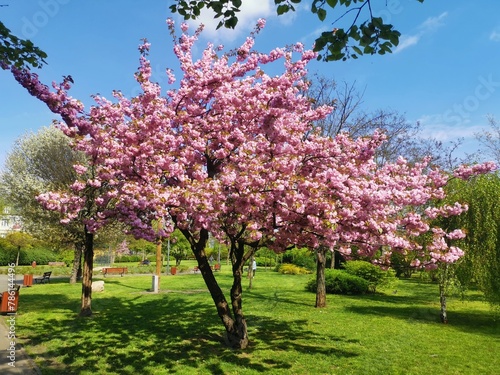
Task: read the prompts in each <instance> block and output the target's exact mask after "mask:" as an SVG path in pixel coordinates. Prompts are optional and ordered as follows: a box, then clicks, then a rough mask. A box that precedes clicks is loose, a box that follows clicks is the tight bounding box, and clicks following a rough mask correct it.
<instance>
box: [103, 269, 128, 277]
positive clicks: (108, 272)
mask: <svg viewBox="0 0 500 375" xmlns="http://www.w3.org/2000/svg"><path fill="white" fill-rule="evenodd" d="M127 271H128V270H127V267H106V268H103V269H102V274H103V275H104V277H106V275H113V274H114V275H120V276H122V277H123V275H124V274H125V273H127Z"/></svg>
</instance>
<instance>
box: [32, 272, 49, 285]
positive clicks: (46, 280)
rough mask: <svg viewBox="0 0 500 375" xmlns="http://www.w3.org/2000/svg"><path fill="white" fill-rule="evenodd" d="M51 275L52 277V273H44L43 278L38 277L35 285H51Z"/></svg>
mask: <svg viewBox="0 0 500 375" xmlns="http://www.w3.org/2000/svg"><path fill="white" fill-rule="evenodd" d="M50 275H52V271H49V272H44V273H43V276H42V277H36V278H35V279H34V280H35V284H43V283H50Z"/></svg>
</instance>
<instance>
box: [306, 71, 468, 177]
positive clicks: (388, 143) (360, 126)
mask: <svg viewBox="0 0 500 375" xmlns="http://www.w3.org/2000/svg"><path fill="white" fill-rule="evenodd" d="M308 79H309V80H310V84H311V85H310V87H309V88H308V90H307V96H308V97H309V98H310V100H311V102H312V104H313V106H321V105H331V106H333V107H334V110H333V111H332V112H331V113H330V114H328V115H327V116H326V117H325V118H324V119H321V120H319V121H316V122H315V126H316V127H317V128H319V129H321V132H322V134H323V135H325V136H329V137H335V136H336V135H337V134H339V133H341V132H347V133H349V135H350V136H351V137H352V138H358V137H364V136H370V135H371V134H373V133H374V132H375V131H376V130H382V131H383V132H384V134H385V137H386V139H385V141H384V143H382V144H381V145H380V147H379V148H378V149H377V153H376V161H377V163H378V164H379V165H382V164H384V163H385V162H395V161H396V160H397V159H398V158H399V157H400V156H402V157H404V158H405V159H407V160H409V161H410V162H413V163H415V162H419V161H422V160H423V159H424V158H426V157H432V164H433V165H438V166H441V167H444V169H446V170H451V169H453V167H456V166H457V165H458V162H459V161H458V160H452V159H450V155H451V154H452V151H453V149H450V148H448V147H445V146H444V145H443V144H442V143H441V142H439V141H437V140H435V139H432V138H425V137H423V136H422V129H421V126H420V123H418V122H415V123H412V122H409V121H408V120H407V119H406V118H405V116H404V115H403V114H401V113H399V112H398V111H396V110H391V109H378V110H375V111H373V112H369V113H368V112H365V111H364V110H363V109H362V107H363V92H361V91H360V90H358V88H357V87H356V82H353V83H347V82H343V83H341V84H339V83H337V82H336V81H335V80H334V79H332V78H329V77H326V76H322V75H319V74H313V75H310V76H309V77H308Z"/></svg>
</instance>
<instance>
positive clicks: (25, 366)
mask: <svg viewBox="0 0 500 375" xmlns="http://www.w3.org/2000/svg"><path fill="white" fill-rule="evenodd" d="M16 283H17V284H22V275H21V276H19V275H17V277H16ZM6 290H7V275H0V293H2V292H4V291H6ZM20 294H21V295H22V287H21V291H20ZM15 330H16V315H1V316H0V374H1V375H41V372H40V370H39V369H38V368H37V367H36V365H35V363H34V362H33V360H31V358H29V357H28V355H27V354H26V353H25V351H24V349H23V348H22V346H21V345H20V343H19V342H18V339H17V338H15V337H14V336H15ZM13 343H14V345H12V344H13Z"/></svg>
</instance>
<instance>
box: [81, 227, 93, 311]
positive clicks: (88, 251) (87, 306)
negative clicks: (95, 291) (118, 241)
mask: <svg viewBox="0 0 500 375" xmlns="http://www.w3.org/2000/svg"><path fill="white" fill-rule="evenodd" d="M93 268H94V234H93V233H89V232H88V231H87V228H85V250H84V252H83V280H82V309H81V311H80V316H91V315H92V270H93Z"/></svg>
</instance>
